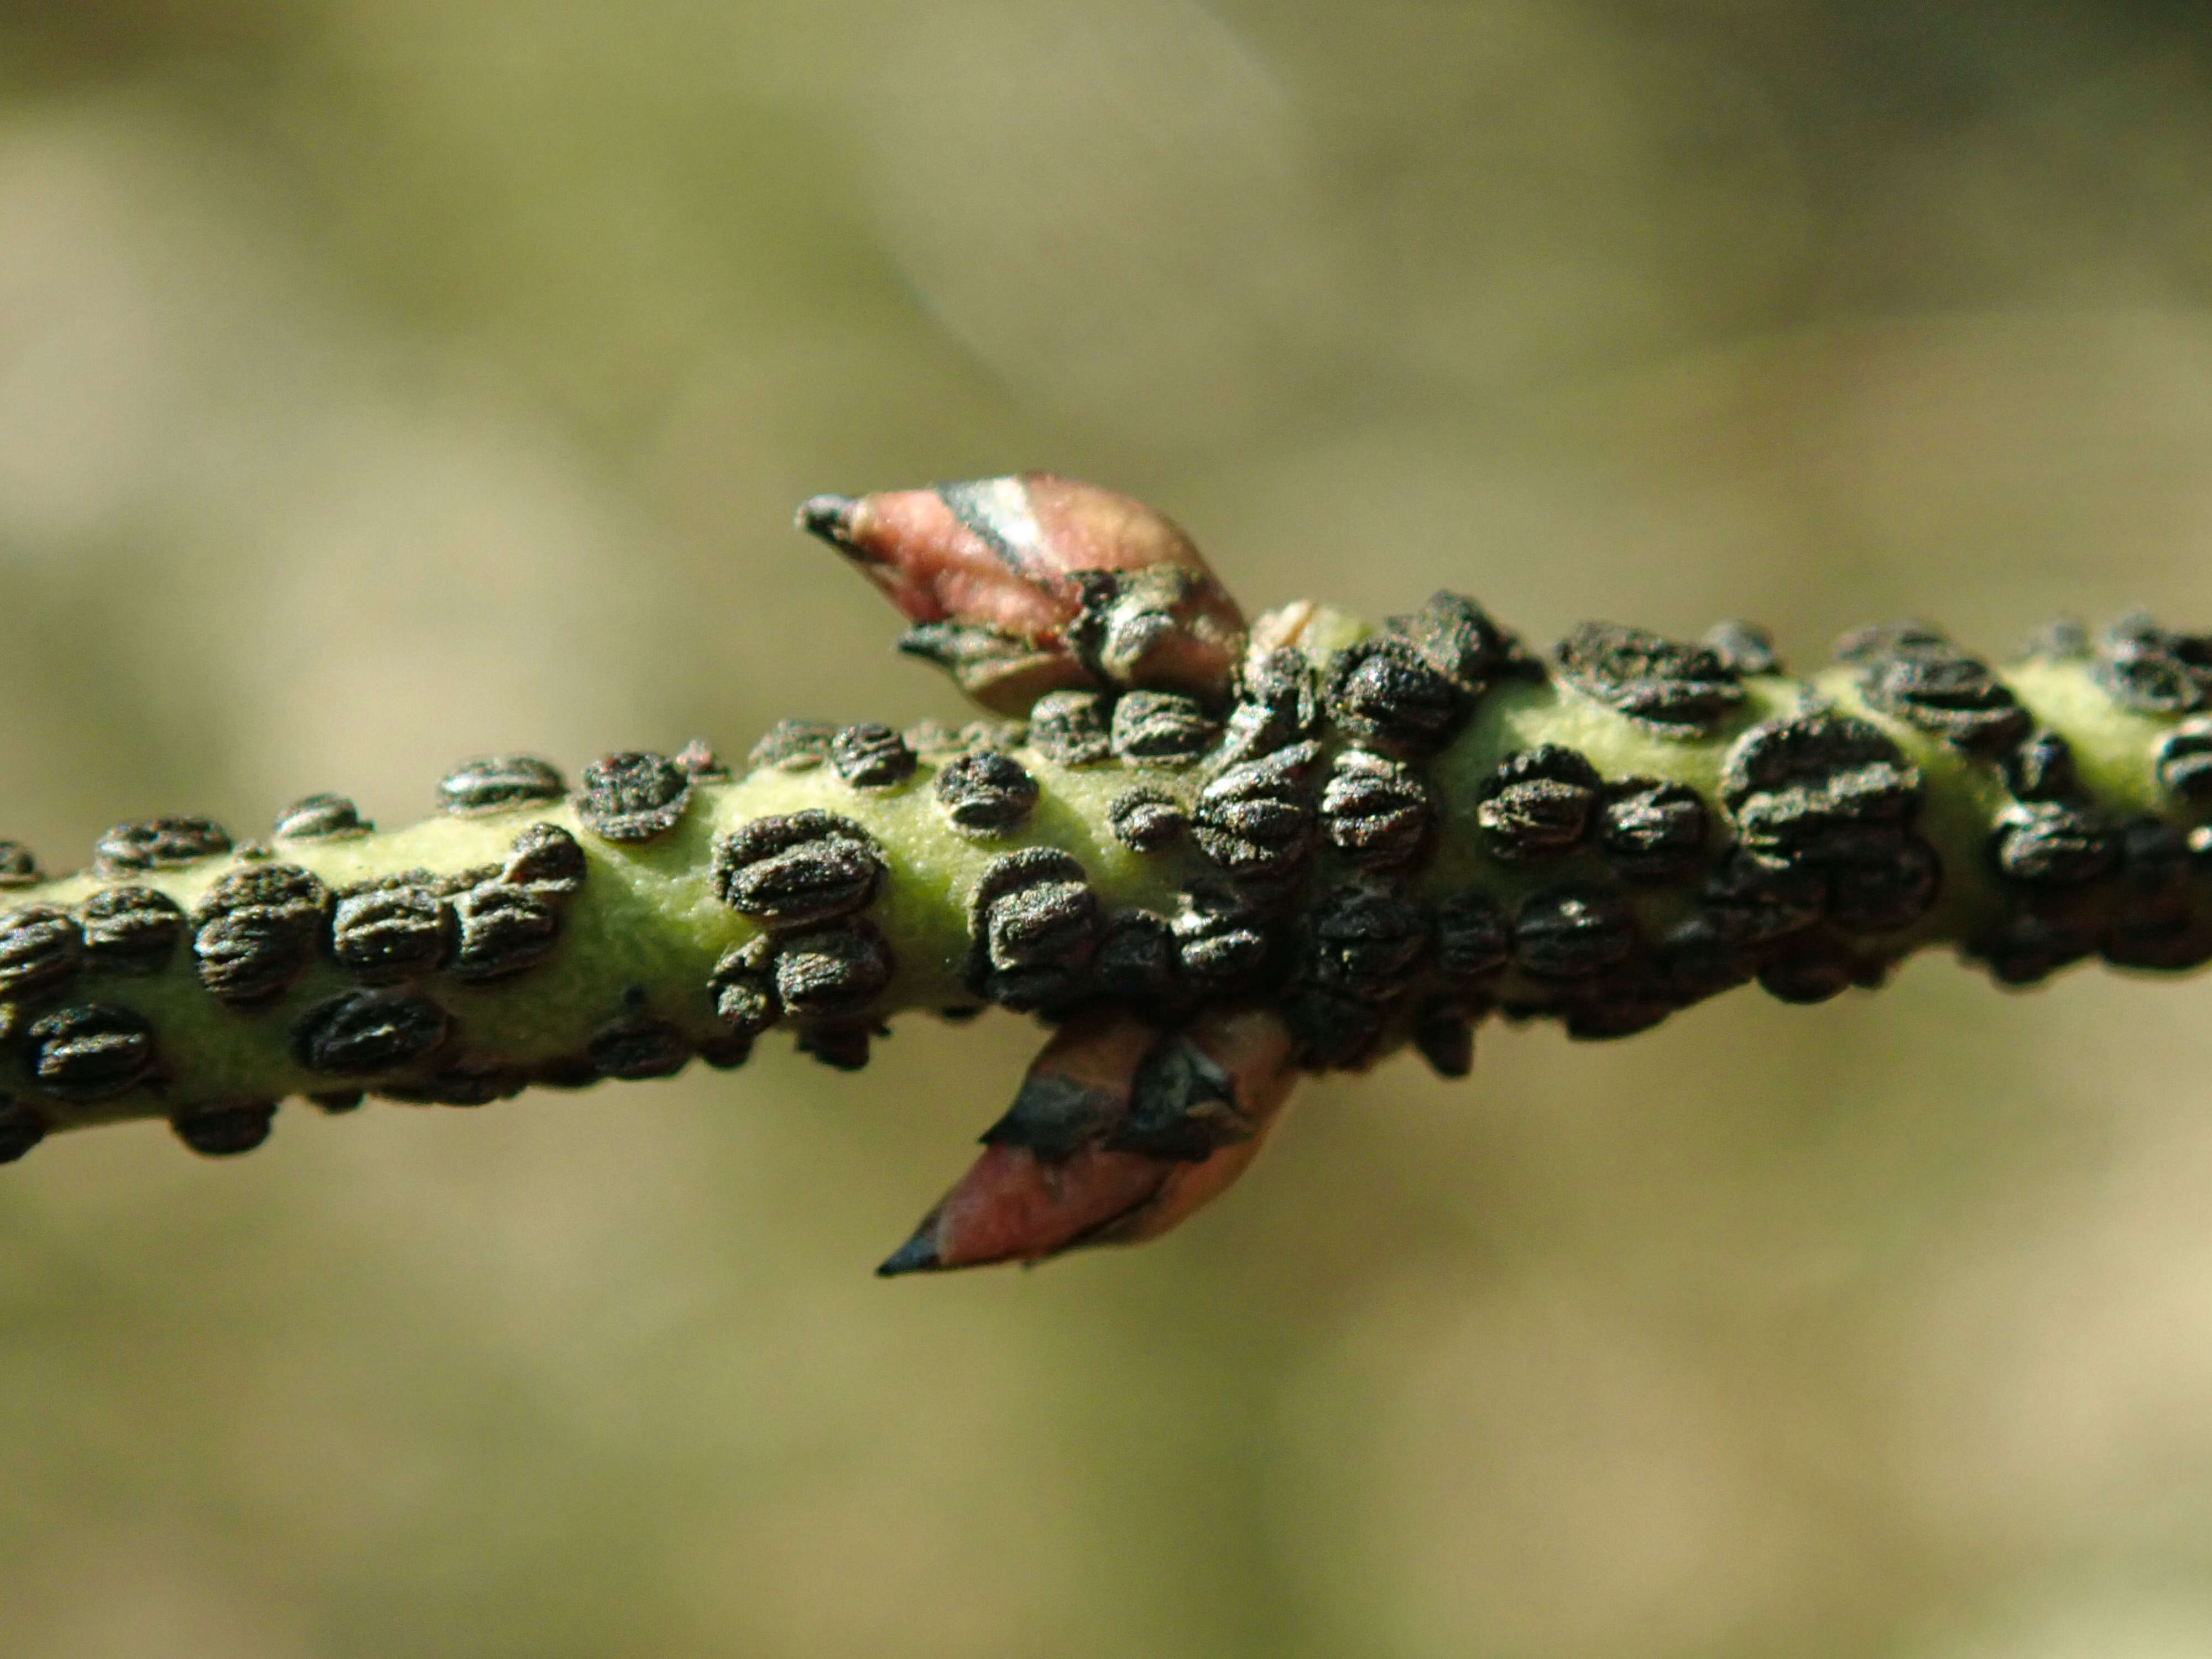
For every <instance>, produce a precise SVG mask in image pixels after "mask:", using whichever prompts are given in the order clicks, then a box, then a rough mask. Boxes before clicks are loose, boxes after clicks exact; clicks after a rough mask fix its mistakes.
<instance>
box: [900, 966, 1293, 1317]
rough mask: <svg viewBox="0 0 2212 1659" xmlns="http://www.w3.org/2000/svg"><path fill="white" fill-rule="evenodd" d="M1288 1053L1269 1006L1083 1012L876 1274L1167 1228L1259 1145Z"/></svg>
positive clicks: (1236, 1172) (1287, 1082)
mask: <svg viewBox="0 0 2212 1659" xmlns="http://www.w3.org/2000/svg"><path fill="white" fill-rule="evenodd" d="M1290 1056H1291V1036H1290V1033H1289V1031H1288V1030H1287V1029H1286V1028H1285V1026H1284V1024H1283V1023H1282V1021H1281V1020H1280V1019H1279V1018H1276V1017H1275V1016H1274V1015H1273V1014H1272V1013H1269V1012H1265V1011H1264V1010H1257V1009H1249V1010H1241V1011H1237V1012H1230V1013H1212V1014H1205V1015H1201V1016H1200V1017H1199V1018H1197V1019H1196V1020H1194V1022H1193V1023H1192V1024H1189V1025H1188V1026H1186V1027H1184V1028H1183V1029H1182V1030H1172V1031H1163V1030H1161V1029H1160V1028H1159V1027H1158V1026H1156V1025H1154V1024H1151V1023H1150V1022H1149V1021H1146V1020H1143V1019H1140V1018H1137V1017H1136V1016H1135V1015H1133V1014H1130V1013H1127V1012H1122V1011H1120V1010H1100V1011H1097V1012H1091V1013H1090V1014H1086V1015H1082V1016H1079V1017H1078V1018H1074V1019H1072V1020H1070V1021H1069V1022H1068V1023H1067V1024H1066V1025H1065V1026H1063V1027H1062V1028H1061V1029H1060V1032H1059V1034H1058V1035H1057V1036H1054V1038H1053V1040H1052V1042H1050V1043H1048V1045H1047V1046H1046V1048H1045V1049H1044V1051H1043V1052H1042V1054H1039V1055H1038V1056H1037V1058H1036V1063H1035V1064H1034V1065H1033V1066H1031V1067H1030V1073H1029V1075H1028V1077H1027V1078H1026V1079H1024V1081H1023V1084H1022V1088H1021V1091H1020V1093H1019V1094H1018V1095H1017V1096H1016V1097H1015V1100H1014V1104H1013V1106H1012V1108H1011V1109H1009V1110H1008V1111H1007V1113H1006V1115H1005V1116H1004V1117H1003V1118H1001V1119H1000V1121H998V1122H997V1123H996V1124H994V1125H993V1126H992V1127H991V1129H990V1130H989V1131H988V1132H987V1133H986V1134H985V1135H984V1137H983V1139H984V1142H985V1151H984V1152H983V1155H982V1156H981V1158H978V1159H976V1161H975V1164H974V1165H973V1166H971V1167H970V1168H969V1171H968V1173H967V1174H966V1175H964V1176H962V1177H961V1178H960V1180H959V1181H958V1182H956V1183H955V1184H954V1186H953V1188H952V1190H951V1192H949V1193H947V1194H945V1197H944V1199H943V1200H941V1201H940V1202H939V1204H938V1206H936V1208H934V1209H933V1210H932V1211H931V1212H929V1214H928V1215H927V1217H925V1218H923V1220H922V1223H921V1226H920V1227H919V1228H918V1229H916V1231H915V1235H914V1237H912V1238H910V1239H909V1240H908V1241H907V1243H905V1244H904V1245H903V1246H902V1247H901V1248H900V1249H898V1250H897V1251H896V1253H895V1254H894V1255H892V1256H891V1257H890V1260H888V1261H885V1262H884V1265H883V1266H882V1267H879V1268H878V1269H877V1271H878V1273H881V1274H883V1275H884V1276H885V1277H891V1276H895V1275H896V1274H899V1273H915V1272H922V1271H938V1270H941V1269H945V1268H951V1267H981V1266H983V1265H986V1264H987V1263H991V1262H998V1261H1043V1260H1045V1259H1047V1258H1048V1257H1050V1256H1054V1255H1060V1254H1061V1253H1062V1252H1063V1251H1066V1250H1070V1249H1077V1248H1079V1247H1080V1246H1083V1245H1085V1244H1100V1243H1137V1242H1139V1241H1140V1240H1143V1239H1148V1238H1157V1237H1159V1236H1160V1235H1161V1234H1163V1233H1165V1232H1167V1231H1170V1230H1171V1229H1173V1228H1174V1227H1176V1225H1180V1224H1181V1223H1182V1221H1183V1220H1184V1219H1185V1218H1188V1217H1189V1216H1191V1215H1193V1214H1194V1213H1195V1212H1197V1211H1198V1210H1199V1209H1200V1208H1201V1207H1203V1206H1205V1205H1206V1203H1208V1202H1209V1201H1211V1200H1212V1199H1213V1198H1215V1197H1216V1196H1218V1194H1220V1193H1222V1192H1223V1191H1225V1190H1226V1189H1227V1188H1228V1187H1229V1186H1230V1185H1231V1183H1232V1182H1235V1180H1236V1179H1237V1176H1240V1175H1242V1174H1243V1171H1244V1170H1245V1169H1246V1168H1247V1167H1248V1166H1249V1164H1251V1162H1252V1160H1253V1158H1255V1157H1256V1156H1257V1155H1258V1153H1259V1150H1260V1147H1261V1144H1262V1142H1263V1141H1264V1140H1265V1139H1266V1137H1267V1132H1268V1131H1269V1130H1270V1129H1271V1128H1272V1127H1273V1125H1274V1122H1275V1121H1276V1118H1277V1116H1278V1115H1279V1113H1280V1111H1281V1109H1282V1106H1283V1103H1284V1102H1285V1100H1286V1099H1287V1098H1288V1097H1289V1094H1290V1088H1291V1083H1292V1082H1293V1081H1295V1080H1296V1073H1294V1072H1293V1071H1292V1069H1291V1063H1290Z"/></svg>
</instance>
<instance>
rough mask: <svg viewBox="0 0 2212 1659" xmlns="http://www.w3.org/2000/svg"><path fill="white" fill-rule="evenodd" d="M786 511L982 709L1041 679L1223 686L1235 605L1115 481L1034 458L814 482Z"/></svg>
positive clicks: (1033, 687)
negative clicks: (1020, 467) (1106, 484)
mask: <svg viewBox="0 0 2212 1659" xmlns="http://www.w3.org/2000/svg"><path fill="white" fill-rule="evenodd" d="M799 527H800V528H801V529H803V530H806V531H808V532H811V533H812V534H814V535H817V536H819V537H821V538H823V540H824V541H827V542H829V544H831V545H832V546H834V547H836V548H837V549H838V550H840V551H842V552H843V553H844V554H845V555H846V556H848V558H850V559H852V560H853V562H854V563H856V564H857V565H859V566H860V568H861V570H862V571H863V572H864V573H865V574H866V575H867V577H868V578H869V580H872V581H873V582H874V583H875V584H876V586H878V587H879V588H881V589H882V590H883V592H884V595H885V597H887V598H888V599H890V602H891V603H892V604H893V605H896V606H897V607H898V609H899V611H900V612H901V614H902V615H903V616H904V617H906V618H907V620H908V621H909V622H910V623H914V624H915V626H914V627H913V628H912V629H910V630H909V631H908V634H907V636H906V638H905V639H904V640H902V641H901V648H902V649H904V650H907V651H909V652H911V653H914V654H915V655H918V656H922V657H927V658H928V659H930V660H932V661H934V662H936V663H937V664H938V665H939V666H941V667H943V668H945V670H947V671H949V672H951V674H952V676H953V677H954V678H956V679H957V680H958V681H959V682H960V684H961V686H962V688H963V690H966V691H967V692H968V693H969V696H973V697H974V698H975V700H976V701H977V702H981V703H982V704H983V705H984V706H985V707H986V708H990V709H992V710H994V712H997V713H1000V714H1026V713H1027V712H1028V711H1029V708H1030V704H1031V703H1033V702H1036V699H1037V698H1038V697H1040V696H1042V695H1044V693H1046V692H1047V691H1053V690H1066V689H1070V688H1074V687H1082V686H1103V687H1115V688H1119V687H1127V686H1137V685H1141V686H1147V687H1152V688H1155V689H1160V690H1178V691H1188V692H1190V693H1192V694H1194V695H1196V696H1200V697H1203V698H1206V699H1207V700H1208V701H1218V700H1220V699H1221V698H1222V697H1223V696H1225V695H1226V692H1227V690H1228V686H1229V678H1230V674H1231V669H1232V668H1233V666H1234V665H1235V663H1236V661H1237V657H1238V656H1239V654H1240V653H1242V651H1243V643H1244V618H1243V613H1242V612H1240V611H1238V610H1237V605H1236V602H1235V601H1234V600H1233V599H1231V598H1230V597H1229V595H1228V593H1227V592H1225V591H1224V590H1223V588H1222V586H1221V585H1220V583H1219V582H1218V580H1216V579H1215V577H1214V575H1213V573H1212V571H1211V570H1209V569H1208V568H1206V561H1205V560H1204V559H1202V558H1200V556H1199V553H1198V550H1197V549H1196V548H1194V546H1192V545H1191V542H1190V538H1188V536H1186V535H1184V534H1183V532H1182V530H1181V529H1180V528H1179V527H1177V526H1176V524H1175V523H1174V522H1173V521H1172V520H1169V519H1168V518H1166V517H1164V515H1163V514H1161V513H1156V512H1154V511H1153V510H1152V508H1150V507H1146V506H1145V505H1143V504H1142V503H1141V502H1139V501H1132V500H1130V499H1129V498H1128V497H1127V496H1126V495H1115V494H1114V493H1113V492H1112V491H1110V490H1105V489H1097V488H1095V487H1094V486H1092V485H1090V484H1085V483H1076V482H1074V481H1073V480H1072V479H1068V478H1061V477H1054V475H1052V474H1050V473H1046V472H1030V473H1024V474H1022V475H1020V476H1018V477H1004V478H987V479H982V480H980V481H977V482H975V483H957V484H943V485H939V487H938V488H936V489H904V490H894V491H890V492H888V493H885V494H883V495H864V496H861V497H860V498H859V499H858V500H854V499H852V498H849V497H847V496H842V495H817V496H815V497H814V498H813V499H812V500H811V501H807V502H806V503H805V505H804V506H802V507H800V508H799Z"/></svg>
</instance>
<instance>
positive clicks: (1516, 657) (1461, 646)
mask: <svg viewBox="0 0 2212 1659" xmlns="http://www.w3.org/2000/svg"><path fill="white" fill-rule="evenodd" d="M1390 631H1391V632H1392V633H1393V634H1395V635H1399V636H1400V637H1401V638H1403V639H1404V640H1405V641H1406V642H1407V644H1409V645H1411V646H1412V647H1413V649H1414V651H1415V652H1416V653H1418V654H1419V657H1420V659H1421V660H1422V661H1423V662H1425V663H1426V664H1427V665H1429V666H1430V667H1431V668H1432V669H1434V670H1435V671H1437V673H1438V674H1440V675H1442V676H1443V678H1445V679H1447V680H1449V681H1450V682H1451V684H1453V685H1455V686H1456V687H1457V688H1458V689H1459V690H1461V691H1462V692H1464V693H1465V694H1466V695H1468V696H1471V697H1472V696H1479V695H1480V693H1481V692H1482V691H1483V690H1484V689H1485V688H1486V687H1487V686H1488V685H1490V684H1492V682H1493V681H1497V680H1501V679H1508V678H1511V679H1541V678H1543V677H1544V666H1543V665H1542V664H1541V663H1540V662H1538V661H1537V660H1536V659H1534V657H1532V656H1531V655H1529V653H1528V651H1527V649H1526V648H1524V647H1522V643H1521V641H1520V640H1519V639H1518V638H1516V636H1515V635H1512V634H1511V633H1510V632H1508V631H1507V630H1506V629H1503V628H1500V627H1499V626H1498V624H1497V623H1495V622H1493V621H1492V620H1491V618H1490V616H1489V613H1488V612H1486V611H1484V610H1483V608H1482V607H1481V606H1480V605H1477V604H1476V603H1475V602H1474V600H1473V599H1468V598H1465V597H1464V596H1462V595H1461V594H1458V593H1448V592H1442V591H1439V592H1435V593H1431V595H1430V596H1429V602H1428V603H1427V604H1426V605H1423V606H1422V607H1421V608H1420V610H1419V611H1416V612H1415V613H1414V614H1413V615H1412V616H1410V617H1391V618H1390Z"/></svg>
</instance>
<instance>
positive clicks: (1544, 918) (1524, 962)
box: [1513, 885, 1637, 979]
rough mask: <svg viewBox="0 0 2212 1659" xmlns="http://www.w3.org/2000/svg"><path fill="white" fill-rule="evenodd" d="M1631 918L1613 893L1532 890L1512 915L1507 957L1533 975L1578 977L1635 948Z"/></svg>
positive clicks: (1577, 887)
mask: <svg viewBox="0 0 2212 1659" xmlns="http://www.w3.org/2000/svg"><path fill="white" fill-rule="evenodd" d="M1636 944H1637V933H1636V917H1635V915H1634V913H1633V912H1632V911H1631V910H1630V909H1629V908H1628V906H1627V904H1626V902H1623V901H1622V900H1621V898H1620V896H1619V895H1617V894H1614V893H1611V892H1608V891H1607V890H1605V889H1603V888H1601V887H1589V886H1583V885H1567V886H1561V887H1553V888H1550V889H1547V890H1545V891H1543V892H1540V893H1532V894H1530V895H1529V896H1528V897H1527V898H1525V899H1523V900H1522V902H1521V907H1520V908H1519V909H1518V910H1516V912H1515V913H1514V917H1513V961H1514V963H1515V964H1516V966H1517V967H1519V968H1520V969H1521V970H1522V972H1523V973H1525V974H1528V975H1530V976H1531V977H1532V978H1536V979H1579V978H1583V977H1585V976H1587V975H1592V974H1597V973H1601V972H1603V971H1604V970H1605V969H1607V968H1612V967H1614V966H1617V965H1618V964H1619V963H1623V962H1626V961H1627V960H1628V958H1629V957H1632V956H1633V955H1634V954H1635V952H1636Z"/></svg>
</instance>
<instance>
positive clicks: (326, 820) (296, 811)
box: [270, 795, 376, 841]
mask: <svg viewBox="0 0 2212 1659" xmlns="http://www.w3.org/2000/svg"><path fill="white" fill-rule="evenodd" d="M375 828H376V826H375V825H374V824H373V823H368V822H367V821H366V820H364V819H363V818H362V816H361V809H360V808H358V807H357V806H356V805H354V804H353V803H352V802H351V801H349V800H348V799H346V798H345V797H344V796H343V795H308V796H306V797H304V798H303V799H299V800H295V801H294V802H293V803H292V804H291V805H289V806H288V807H286V808H285V809H284V810H283V811H281V812H279V813H278V814H277V815H276V828H275V829H272V830H270V834H271V835H272V836H275V837H276V839H277V840H278V841H335V840H338V839H341V838H343V837H345V836H365V835H367V834H368V832H369V831H370V830H372V829H375Z"/></svg>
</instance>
